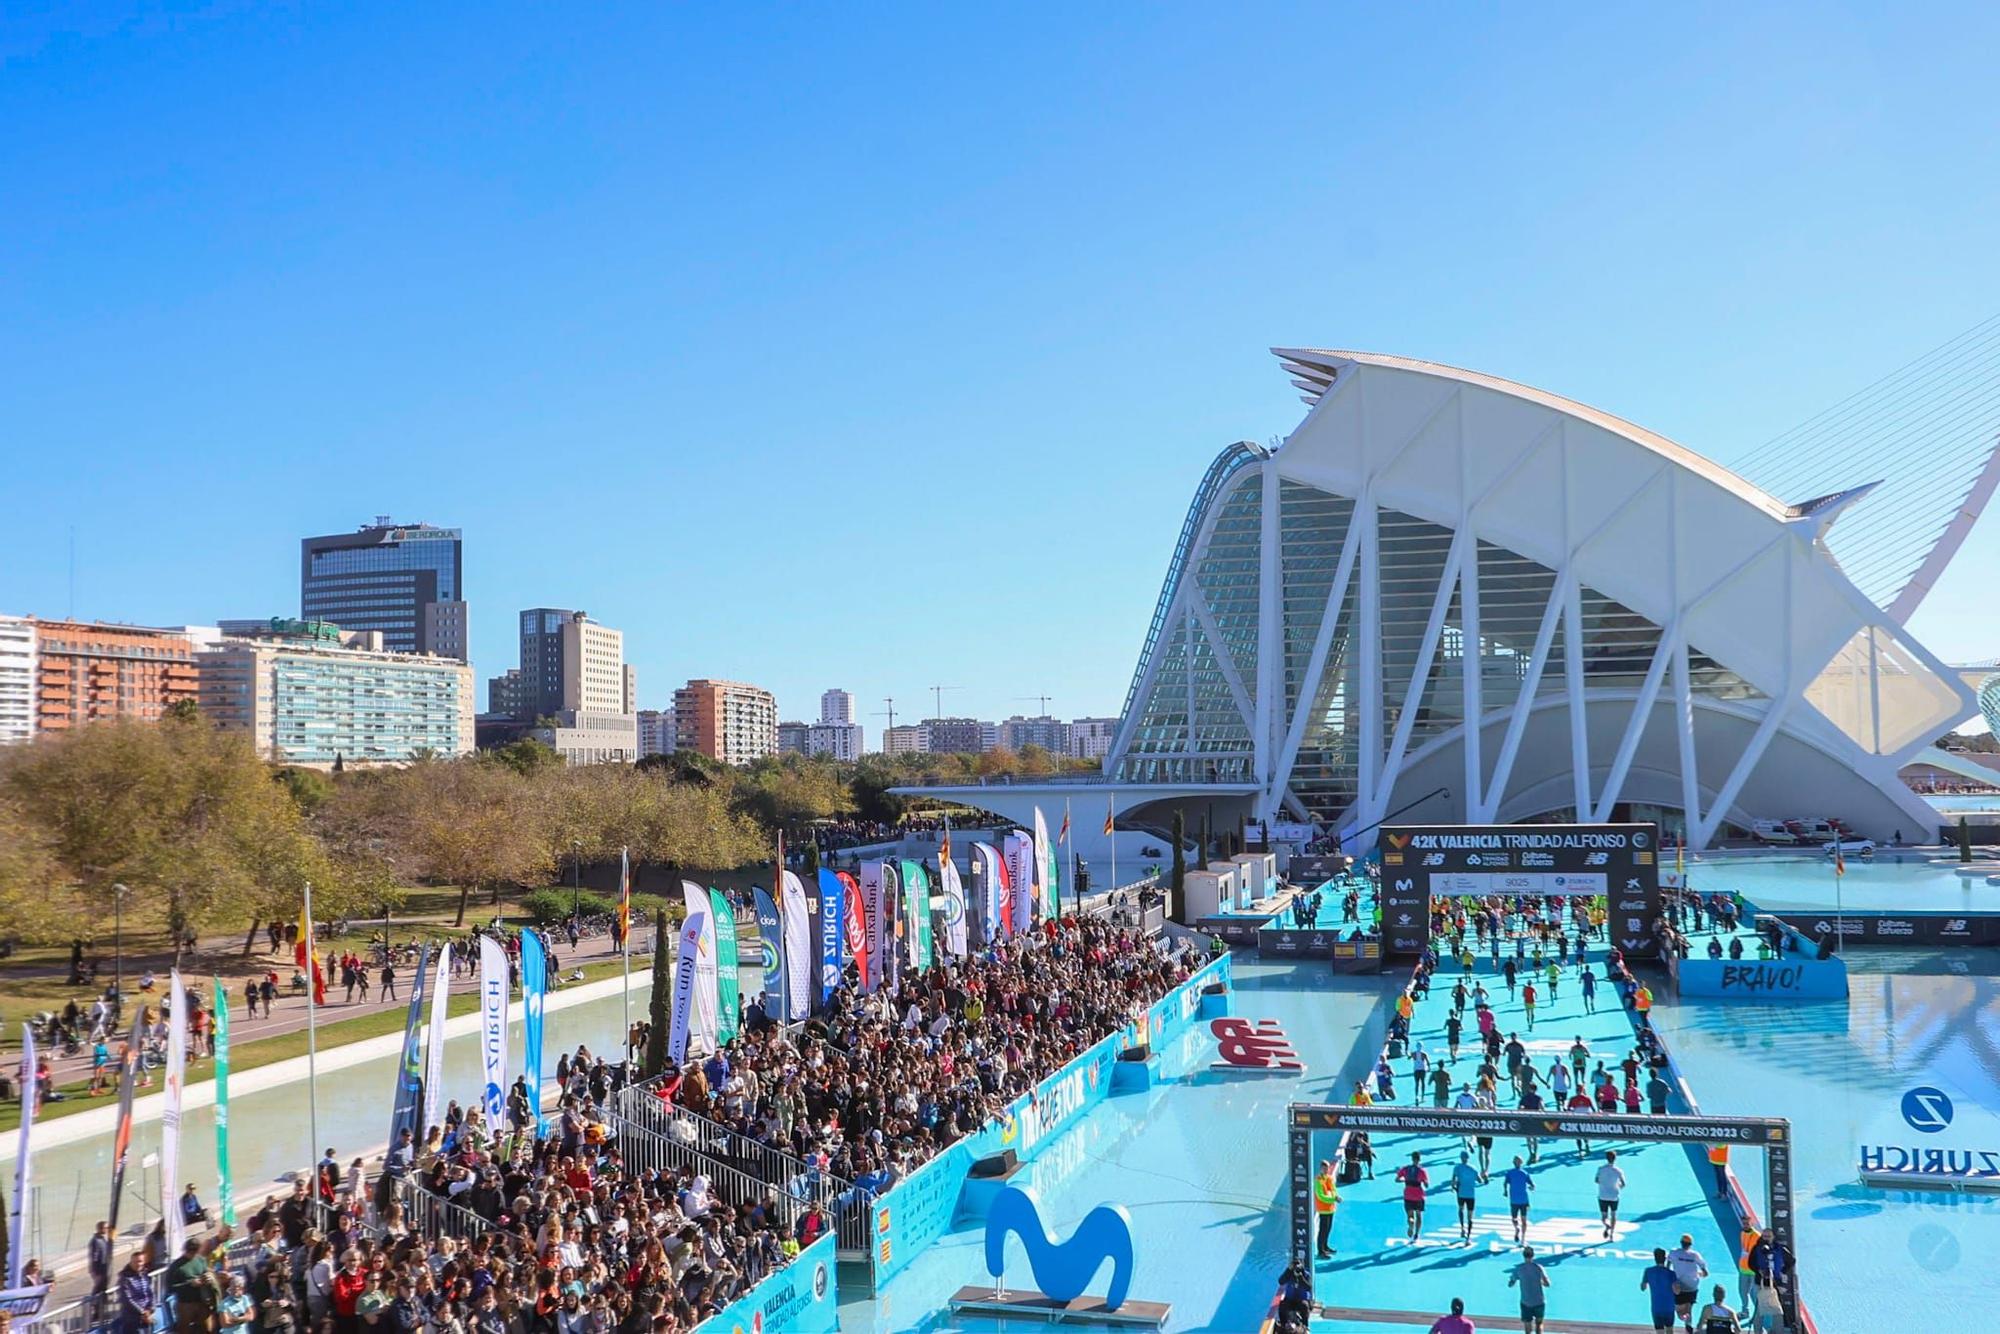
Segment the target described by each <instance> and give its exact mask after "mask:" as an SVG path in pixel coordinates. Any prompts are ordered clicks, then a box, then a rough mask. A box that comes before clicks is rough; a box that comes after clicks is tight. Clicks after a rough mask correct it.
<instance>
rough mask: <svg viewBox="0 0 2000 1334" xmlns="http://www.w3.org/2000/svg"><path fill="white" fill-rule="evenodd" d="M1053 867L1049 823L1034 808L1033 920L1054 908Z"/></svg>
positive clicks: (1040, 810)
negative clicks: (1051, 874)
mask: <svg viewBox="0 0 2000 1334" xmlns="http://www.w3.org/2000/svg"><path fill="white" fill-rule="evenodd" d="M1054 866H1055V852H1054V851H1053V849H1051V848H1050V846H1049V822H1048V821H1047V820H1044V819H1043V818H1042V808H1041V807H1040V806H1037V807H1035V879H1034V890H1033V893H1032V895H1031V897H1032V899H1033V902H1034V905H1035V920H1036V921H1038V922H1040V921H1044V920H1046V919H1047V918H1048V916H1049V914H1050V913H1051V912H1052V911H1053V910H1054V908H1055V897H1056V894H1055V885H1054V883H1053V880H1052V877H1051V876H1050V871H1051V870H1052V868H1053V867H1054Z"/></svg>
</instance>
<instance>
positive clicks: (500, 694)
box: [487, 607, 640, 764]
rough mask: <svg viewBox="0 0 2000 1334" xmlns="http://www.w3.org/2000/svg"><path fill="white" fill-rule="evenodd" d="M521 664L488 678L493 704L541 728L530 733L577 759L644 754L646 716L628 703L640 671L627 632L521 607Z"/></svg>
mask: <svg viewBox="0 0 2000 1334" xmlns="http://www.w3.org/2000/svg"><path fill="white" fill-rule="evenodd" d="M520 627H521V665H520V666H519V667H518V668H516V669H515V670H514V671H512V672H509V673H506V674H504V675H502V676H496V677H494V678H492V680H491V681H489V682H488V683H487V710H488V712H489V713H499V712H501V711H502V708H503V706H504V707H505V708H506V709H507V711H509V712H511V713H512V715H513V716H514V717H515V718H517V719H519V720H520V721H521V722H524V723H532V724H534V726H533V727H532V728H531V729H530V730H529V732H528V735H529V736H531V737H533V738H535V739H536V740H538V741H542V742H544V743H546V744H548V745H550V746H552V747H554V748H555V751H556V753H557V754H558V755H561V756H562V757H563V759H564V760H566V761H568V762H569V763H571V764H603V763H611V762H624V763H629V762H631V761H633V760H636V759H638V758H639V754H640V750H639V719H638V714H637V711H636V710H633V709H630V708H628V707H627V704H628V702H629V698H630V694H631V692H632V691H633V690H635V689H636V688H637V681H638V678H637V676H636V675H635V674H634V673H632V672H631V671H630V670H629V669H627V667H626V666H625V636H624V634H623V633H622V632H620V631H617V630H613V629H612V628H611V627H610V626H608V625H601V624H599V623H598V622H596V621H593V620H591V619H590V616H589V615H588V614H587V613H585V612H580V611H571V610H569V609H567V608H563V607H533V608H530V609H529V610H527V611H524V612H522V613H521V616H520Z"/></svg>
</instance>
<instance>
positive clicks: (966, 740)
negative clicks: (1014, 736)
mask: <svg viewBox="0 0 2000 1334" xmlns="http://www.w3.org/2000/svg"><path fill="white" fill-rule="evenodd" d="M920 726H922V727H923V729H924V734H925V736H926V737H927V738H928V739H929V744H928V745H927V746H926V747H925V749H927V750H929V751H930V752H931V753H932V754H933V755H983V754H985V753H986V752H987V751H989V750H992V749H993V748H994V747H995V746H996V745H998V744H999V740H1000V738H999V728H998V726H997V725H995V724H993V723H984V722H981V721H979V719H977V718H926V719H924V721H923V722H922V723H921V724H920Z"/></svg>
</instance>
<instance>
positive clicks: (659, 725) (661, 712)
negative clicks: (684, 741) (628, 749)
mask: <svg viewBox="0 0 2000 1334" xmlns="http://www.w3.org/2000/svg"><path fill="white" fill-rule="evenodd" d="M636 716H637V718H638V719H639V758H640V759H642V760H643V759H644V758H646V756H648V755H671V754H673V753H674V751H675V750H677V749H679V744H680V739H679V738H678V737H676V736H675V735H674V711H673V710H672V709H670V708H669V709H640V710H639V712H638V714H637V715H636Z"/></svg>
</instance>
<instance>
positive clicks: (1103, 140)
mask: <svg viewBox="0 0 2000 1334" xmlns="http://www.w3.org/2000/svg"><path fill="white" fill-rule="evenodd" d="M1598 9H1599V7H1585V6H1576V7H1572V11H1571V12H1569V13H1566V14H1565V13H1562V12H1561V11H1559V10H1558V9H1557V8H1555V7H1534V8H1529V9H1523V8H1520V7H1517V6H1449V7H1445V8H1436V7H1423V8H1420V9H1407V8H1404V9H1398V8H1395V7H1362V6H1348V7H1342V8H1335V7H1332V6H1308V7H1296V8H1294V7H1287V6H1280V5H1275V4H1268V5H1255V6H1238V5H1190V6H1184V7H1170V6H1151V5H1148V6H1131V5H1118V6H1114V5H1084V6H1076V5H1064V6H1046V7H1039V6H1029V5H1022V6H998V7H974V6H966V5H943V6H940V5H929V6H912V7H907V8H892V7H889V6H875V5H870V6H783V7H771V8H759V7H753V6H749V5H722V6H713V7H690V6H666V5H631V6H622V5H611V4H603V5H559V6H547V5H534V6H512V5H481V6H464V7H454V6H449V5H417V6H400V5H399V6H391V5H372V6H371V5H341V6H324V5H315V6H280V5H275V4H267V3H259V4H211V5H203V6H161V7H145V8H137V9H128V8H126V7H124V6H119V5H116V4H111V3H99V4H74V5H60V6H30V5H9V6H7V7H6V9H5V10H4V11H0V62H4V63H0V359H4V365H5V371H4V373H0V456H4V459H5V462H4V465H0V466H4V469H5V471H4V475H5V476H6V477H7V478H8V486H7V493H8V503H7V504H6V506H5V507H4V513H5V516H6V517H5V520H4V523H0V609H4V610H11V611H20V612H35V613H40V614H60V613H62V612H63V611H64V609H65V608H66V606H67V605H68V600H69V594H68V570H67V556H66V548H67V540H68V533H69V531H70V528H71V526H72V525H74V527H75V531H76V549H77V558H76V604H75V605H76V611H77V612H78V614H80V615H84V616H89V617H99V618H105V619H115V620H129V621H138V622H151V623H181V622H212V621H214V620H215V619H216V618H218V617H225V616H250V615H264V614H270V613H275V612H287V613H288V612H292V611H294V610H296V607H297V596H298V590H297V567H298V554H297V553H298V539H299V537H300V536H302V535H304V534H307V533H320V532H335V531H340V530H342V529H345V528H349V527H352V526H353V525H355V524H358V523H361V522H363V521H365V520H367V519H368V518H369V517H370V516H372V515H374V514H377V513H393V514H395V515H396V516H397V517H399V518H402V519H405V520H417V519H423V520H428V521H430V522H432V523H439V524H447V525H458V526H461V527H463V528H464V529H465V531H466V535H467V554H466V581H467V588H468V592H469V596H470V599H471V601H472V603H473V616H474V660H475V664H476V666H477V668H478V670H479V673H480V675H481V676H482V677H484V676H485V675H488V674H490V673H492V672H495V671H498V670H500V669H502V668H504V667H506V666H508V665H511V663H512V661H513V658H514V645H513V640H512V621H513V613H514V612H515V611H516V610H517V609H519V608H521V607H526V606H540V605H556V606H571V607H582V608H586V609H588V610H589V611H590V612H591V613H592V614H593V615H595V616H597V617H598V618H600V619H602V620H604V621H606V622H608V623H610V624H612V625H615V626H618V627H621V628H622V629H624V630H625V632H626V644H627V652H628V656H629V657H630V658H631V660H633V661H634V662H636V663H637V665H638V667H639V671H640V682H641V696H642V703H645V704H648V705H657V704H660V703H663V702H665V701H666V700H667V698H668V692H669V690H670V689H671V687H672V686H673V685H674V684H676V683H678V682H679V681H681V680H682V679H684V678H686V677H688V676H690V675H715V676H731V677H740V678H745V679H749V680H753V681H757V682H760V683H763V684H766V685H768V686H770V687H772V688H773V689H775V690H776V691H777V693H778V697H779V702H780V708H781V710H782V712H783V713H784V714H785V715H786V716H804V715H806V714H808V713H810V712H811V711H812V710H813V708H814V706H815V704H816V701H817V698H818V694H819V691H820V690H821V689H822V688H824V687H826V686H829V685H841V686H846V687H848V688H850V689H852V690H854V691H855V693H856V694H857V695H860V696H863V697H864V699H865V701H866V702H864V704H863V705H862V707H863V708H864V709H878V708H880V707H881V705H880V703H879V698H880V697H881V696H884V695H891V694H893V695H894V696H896V699H897V710H898V712H899V714H904V715H906V716H910V717H914V716H917V715H919V714H923V713H928V712H929V711H930V696H929V693H928V691H927V690H926V687H927V686H929V685H931V684H933V683H942V684H946V685H956V686H961V687H963V689H961V690H959V691H956V692H953V693H951V694H948V695H947V696H946V697H945V702H946V707H947V711H948V712H971V713H976V714H979V715H982V716H986V717H996V716H1004V715H1006V714H1008V713H1012V712H1016V711H1022V712H1033V711H1034V709H1035V706H1034V704H1033V703H1032V702H1025V703H1024V702H1022V701H1021V700H1020V699H1018V698H1017V697H1019V696H1027V695H1036V694H1041V693H1044V692H1046V693H1047V694H1049V695H1050V696H1052V697H1053V700H1052V705H1051V707H1052V708H1053V710H1054V711H1055V712H1057V713H1059V714H1062V715H1065V716H1070V715H1079V714H1093V713H1110V712H1115V711H1116V709H1117V708H1118V707H1119V705H1120V704H1121V703H1122V700H1123V696H1124V691H1125V687H1126V684H1127V682H1128V679H1129V675H1130V672H1131V670H1132V663H1133V658H1134V656H1135V654H1136V650H1137V648H1138V644H1139V640H1140V637H1141V634H1142V632H1143V630H1144V625H1145V620H1146V618H1147V616H1148V615H1149V614H1150V612H1151V608H1152V604H1153V600H1154V597H1155V595H1156V593H1157V591H1158V586H1159V579H1160V575H1161V573H1162V571H1163V569H1164V566H1165V562H1166V558H1167V554H1168V551H1169V549H1170V546H1171V544H1172V540H1173V537H1174V531H1175V528H1176V527H1177V525H1178V524H1179V522H1180V518H1181V514H1182V512H1183V510H1184V508H1185V506H1186V503H1187V499H1188V496H1189V493H1190V492H1191V490H1192V489H1193V486H1194V483H1195V481H1196V480H1197V478H1198V477H1199V475H1200V473H1201V470H1202V469H1203V467H1204V466H1205V465H1206V464H1207V462H1208V460H1209V459H1210V458H1211V457H1212V456H1213V455H1214V453H1215V452H1216V450H1217V449H1218V448H1219V447H1221V446H1222V445H1224V444H1226V443H1227V442H1229V441H1231V440H1234V439H1238V438H1244V437H1248V438H1252V439H1260V440H1263V439H1269V438H1270V437H1273V436H1277V435H1281V434H1283V433H1284V432H1286V431H1288V430H1290V429H1291V428H1292V426H1294V425H1295V424H1296V422H1297V421H1298V418H1299V416H1300V415H1301V413H1302V412H1303V408H1302V406H1301V405H1300V404H1299V402H1298V400H1297V398H1296V397H1295V395H1294V392H1293V391H1292V389H1291V388H1290V386H1289V385H1288V384H1287V382H1286V380H1285V378H1284V376H1283V375H1282V374H1280V373H1279V371H1278V368H1277V366H1276V364H1275V363H1274V362H1273V361H1272V360H1271V358H1270V357H1269V355H1268V353H1267V352H1266V351H1265V349H1266V348H1267V347H1269V346H1271V345H1274V344H1276V345H1284V344H1296V343H1304V344H1313V345H1319V346H1351V347H1363V348H1370V349H1376V350H1381V351H1388V352H1398V353H1405V354H1410V355H1415V356H1421V357H1426V358H1431V359H1435V360H1440V361H1446V362H1451V363H1456V364H1460V365H1466V366H1471V367H1476V368H1480V369H1484V370H1490V371H1493V372H1497V373H1499V374H1503V375H1506V376H1509V377H1513V378H1516V379H1520V380H1524V381H1527V382H1529V383H1531V384H1536V385H1542V386H1546V387H1548V388H1550V389H1552V390H1555V391H1557V392H1560V393H1564V394H1567V395H1570V396H1573V397H1576V398H1580V399H1582V400H1584V401H1586V402H1589V403H1593V404H1597V405H1599V406H1602V407H1604V408H1606V409H1608V410H1611V411H1614V412H1617V413H1619V414H1621V415H1623V416H1626V417H1629V418H1631V419H1633V420H1635V421H1638V422H1642V423H1644V424H1646V425H1648V426H1651V427H1653V428H1654V429H1657V430H1660V431H1663V432H1664V433H1666V434H1668V435H1670V436H1672V437H1674V438H1677V439H1679V440H1681V441H1683V442H1685V443H1687V444H1689V445H1690V446H1692V447H1694V448H1696V449H1698V450H1700V451H1702V452H1705V453H1708V454H1711V455H1713V456H1715V457H1717V458H1719V459H1722V460H1724V461H1728V460H1729V459H1730V458H1731V457H1733V456H1734V455H1735V454H1737V453H1740V452H1741V451H1743V450H1745V449H1747V448H1749V447H1751V446H1754V445H1755V444H1757V443H1759V442H1761V441H1763V440H1765V439H1767V438H1769V437H1770V436H1772V435H1774V434H1776V433H1777V432H1779V431H1781V430H1783V429H1785V428H1787V427H1789V426H1791V425H1793V424H1794V423H1796V422H1798V421H1800V420H1802V419H1804V418H1805V417H1807V416H1810V415H1811V414H1812V413H1814V412H1816V411H1817V410H1819V409H1820V408H1821V407H1824V406H1826V405H1828V404H1830V403H1832V402H1834V401H1836V400H1838V399H1840V398H1842V397H1844V396H1845V395H1846V394H1847V393H1848V392H1850V391H1851V390H1852V389H1853V388H1855V387H1856V386H1858V385H1859V384H1861V383H1863V382H1866V381H1869V380H1872V379H1874V378H1876V377H1877V376H1879V375H1881V374H1883V373H1884V372H1886V371H1887V370H1889V369H1891V368H1892V367H1893V366H1894V365H1897V364H1900V363H1901V362H1902V361H1904V360H1906V359H1907V358H1909V357H1910V356H1912V355H1915V354H1916V353H1918V352H1921V351H1922V350H1924V349H1926V348H1928V347H1930V346H1932V345H1933V344H1935V343H1938V342H1940V341H1942V340H1943V339H1945V338H1946V337H1949V336H1950V335H1952V334H1955V333H1957V332H1958V331H1960V330H1961V329H1964V328H1966V327H1967V326H1969V325H1972V324H1974V323H1976V322H1977V321H1979V320H1981V319H1983V318H1985V317H1986V316H1988V315H1990V314H1992V313H1993V312H1994V311H1995V310H1996V309H2000V258H1996V236H2000V229H1997V228H1996V220H2000V161H1997V160H1996V158H2000V133H1996V128H2000V127H1996V114H1995V106H1994V98H1993V89H1994V79H1993V73H1992V64H1991V61H1992V53H1993V51H1994V50H1995V49H1996V47H2000V17H1996V11H1995V10H1994V9H1993V8H1992V7H1991V6H1977V5H1965V6H1961V7H1954V8H1915V7H1909V6H1897V7H1894V8H1893V9H1892V10H1880V12H1870V11H1872V10H1878V9H1879V7H1869V8H1868V9H1850V8H1828V7H1825V6H1819V5H1812V6H1799V7H1796V8H1776V7H1762V6H1757V7H1748V9H1747V12H1746V7H1738V6H1714V7H1687V6H1665V7H1663V6H1651V7H1641V6H1613V7H1609V11H1610V12H1598ZM1854 480H1855V481H1862V480H1867V479H1864V478H1856V479H1854ZM1996 525H2000V516H1988V518H1987V520H1986V521H1985V524H1984V525H1983V528H1982V530H1981V531H1979V532H1977V533H1975V535H1974V538H1973V542H1972V544H1971V546H1970V547H1969V548H1968V550H1967V551H1966V552H1965V553H1964V556H1963V558H1962V559H1961V562H1960V564H1959V565H1958V567H1957V569H1956V571H1955V574H1954V576H1953V577H1952V578H1951V579H1950V580H1949V582H1948V584H1947V585H1946V586H1944V587H1943V588H1942V589H1941V590H1940V592H1939V594H1938V595H1937V596H1936V598H1935V599H1934V601H1933V603H1932V605H1931V607H1929V608H1927V609H1926V611H1925V612H1924V613H1923V614H1922V615H1921V616H1920V619H1919V621H1918V622H1917V626H1916V628H1917V629H1918V631H1919V633H1920V634H1922V635H1923V636H1924V637H1925V638H1926V639H1927V640H1928V642H1930V643H1931V645H1932V646H1933V647H1934V648H1936V649H1937V650H1938V651H1939V652H1940V653H1941V654H1943V655H1945V656H1947V657H1951V658H1956V657H1961V656H1973V655H1987V654H1993V653H2000V625H1996V624H1995V620H1994V616H1993V614H1992V609H1991V599H1990V596H1987V595H1986V594H1985V589H1984V588H1983V587H1982V586H1981V584H1982V580H1981V577H1980V576H1981V575H1982V574H1983V575H1985V576H1986V578H1988V579H1990V573H1991V571H1992V570H1994V569H1995V568H2000V536H1996ZM866 721H867V722H868V723H869V724H870V728H871V732H872V731H873V729H874V728H875V727H877V726H879V724H880V722H881V720H880V719H879V718H868V719H866Z"/></svg>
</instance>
